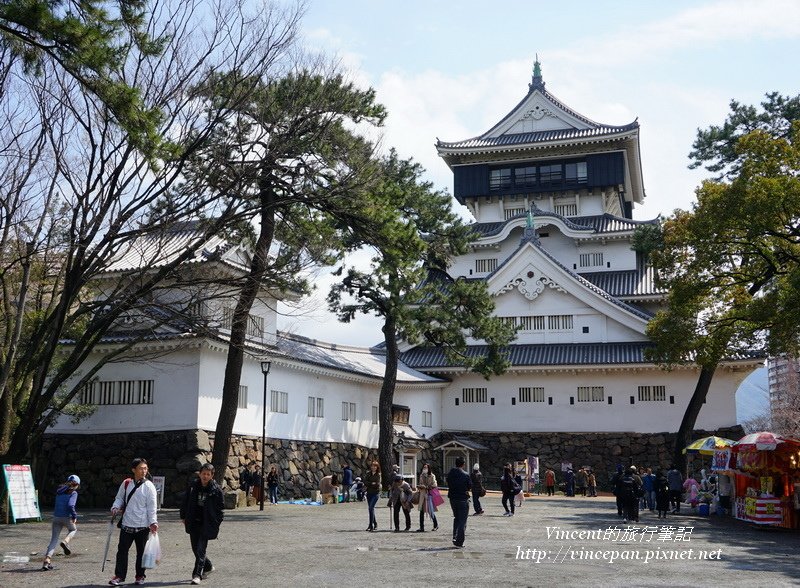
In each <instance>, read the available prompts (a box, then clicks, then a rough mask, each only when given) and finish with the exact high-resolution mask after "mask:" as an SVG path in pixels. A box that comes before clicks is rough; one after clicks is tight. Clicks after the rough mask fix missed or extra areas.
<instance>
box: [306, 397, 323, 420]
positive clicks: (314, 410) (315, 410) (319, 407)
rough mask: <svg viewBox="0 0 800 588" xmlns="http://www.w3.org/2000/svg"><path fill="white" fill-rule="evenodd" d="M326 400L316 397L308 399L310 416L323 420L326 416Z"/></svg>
mask: <svg viewBox="0 0 800 588" xmlns="http://www.w3.org/2000/svg"><path fill="white" fill-rule="evenodd" d="M324 407H325V399H324V398H317V397H316V396H309V397H308V416H310V417H313V418H318V419H321V418H323V417H324V416H325V414H324V410H323V409H324Z"/></svg>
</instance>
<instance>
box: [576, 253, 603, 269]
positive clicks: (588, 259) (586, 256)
mask: <svg viewBox="0 0 800 588" xmlns="http://www.w3.org/2000/svg"><path fill="white" fill-rule="evenodd" d="M578 263H579V265H580V266H581V267H602V266H603V265H604V261H603V254H602V253H581V254H580V255H579V256H578Z"/></svg>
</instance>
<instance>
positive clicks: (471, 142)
mask: <svg viewBox="0 0 800 588" xmlns="http://www.w3.org/2000/svg"><path fill="white" fill-rule="evenodd" d="M638 128H639V123H638V122H635V121H634V122H632V123H629V124H627V125H622V126H607V125H600V126H597V127H594V128H590V129H556V130H552V131H537V132H535V133H514V134H509V135H501V136H499V137H485V138H484V137H473V138H471V139H466V140H464V141H454V142H450V143H448V142H445V141H439V142H438V143H437V144H436V146H437V147H439V148H442V149H477V148H481V147H509V146H513V145H529V144H531V143H551V142H554V141H569V140H575V139H602V138H603V137H607V136H611V135H617V134H620V133H625V132H628V131H633V130H636V129H638Z"/></svg>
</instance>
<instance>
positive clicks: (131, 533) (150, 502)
mask: <svg viewBox="0 0 800 588" xmlns="http://www.w3.org/2000/svg"><path fill="white" fill-rule="evenodd" d="M131 472H133V478H128V479H126V480H124V481H123V482H122V484H120V485H119V490H117V496H116V498H114V504H113V505H112V506H111V515H112V516H116V515H118V514H122V519H120V522H119V524H118V525H117V526H118V527H120V529H121V530H120V532H119V544H118V545H117V560H116V565H115V566H114V576H113V577H112V578H111V579H110V580H109V581H108V583H109V584H110V585H112V586H119V585H120V584H122V583H123V582H124V581H125V577H126V576H127V575H128V552H129V551H130V549H131V545H133V544H134V543H135V544H136V578H135V581H134V584H136V585H142V584H144V582H145V578H146V576H145V571H144V568H143V567H142V554H143V553H144V546H145V543H147V538H148V536H149V535H150V533H157V532H158V518H157V516H156V507H157V504H158V502H157V500H158V499H157V494H158V493H157V492H156V487H155V486H154V485H153V483H152V482H151V481H150V480H148V479H147V460H145V459H144V458H141V457H137V458H136V459H134V460H133V461H132V462H131Z"/></svg>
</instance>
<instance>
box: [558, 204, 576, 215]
mask: <svg viewBox="0 0 800 588" xmlns="http://www.w3.org/2000/svg"><path fill="white" fill-rule="evenodd" d="M553 212H555V213H556V214H560V215H561V216H578V205H577V204H575V203H574V202H572V203H567V204H555V205H554V206H553Z"/></svg>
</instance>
